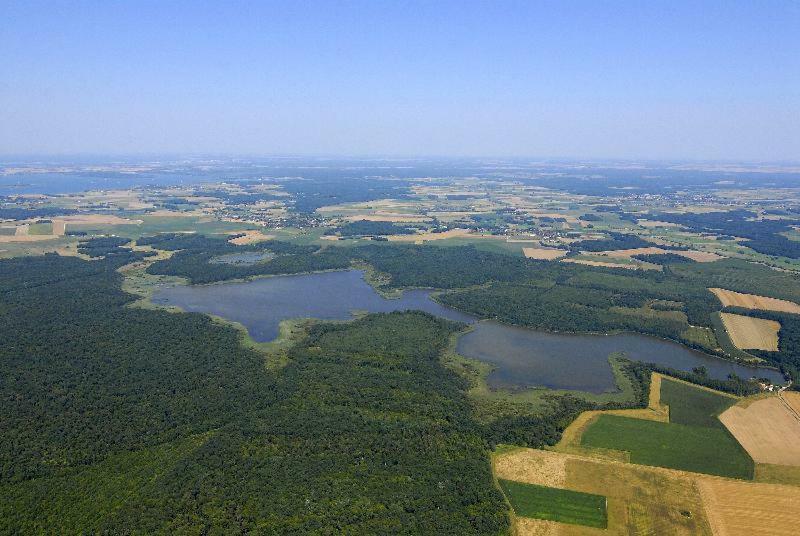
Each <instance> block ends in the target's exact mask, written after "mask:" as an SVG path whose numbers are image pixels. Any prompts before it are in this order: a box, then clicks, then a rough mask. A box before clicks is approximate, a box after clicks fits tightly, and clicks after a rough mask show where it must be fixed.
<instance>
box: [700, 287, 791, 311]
mask: <svg viewBox="0 0 800 536" xmlns="http://www.w3.org/2000/svg"><path fill="white" fill-rule="evenodd" d="M708 290H710V291H711V292H713V293H714V295H715V296H716V297H717V298H719V301H721V302H722V305H723V306H725V307H728V306H735V307H744V308H745V309H761V310H764V311H778V312H782V313H797V314H800V305H798V304H796V303H794V302H790V301H787V300H779V299H777V298H769V297H767V296H758V295H756V294H742V293H741V292H734V291H732V290H725V289H724V288H710V289H708Z"/></svg>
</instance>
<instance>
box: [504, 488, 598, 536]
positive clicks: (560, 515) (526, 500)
mask: <svg viewBox="0 0 800 536" xmlns="http://www.w3.org/2000/svg"><path fill="white" fill-rule="evenodd" d="M500 488H501V489H502V490H503V492H504V493H505V494H506V496H507V497H508V499H509V502H511V506H512V507H513V508H514V512H515V513H516V514H517V515H519V516H522V517H533V518H538V519H547V520H550V521H559V522H561V523H570V524H573V525H586V526H588V527H597V528H606V526H607V524H608V515H607V513H606V498H605V497H604V496H602V495H596V494H591V493H583V492H580V491H572V490H568V489H560V488H552V487H548V486H540V485H537V484H527V483H524V482H515V481H513V480H502V479H501V480H500Z"/></svg>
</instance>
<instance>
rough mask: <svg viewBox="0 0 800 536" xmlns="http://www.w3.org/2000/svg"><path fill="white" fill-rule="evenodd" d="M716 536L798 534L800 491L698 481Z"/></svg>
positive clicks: (738, 483)
mask: <svg viewBox="0 0 800 536" xmlns="http://www.w3.org/2000/svg"><path fill="white" fill-rule="evenodd" d="M697 485H698V488H699V489H700V494H701V496H702V499H703V503H704V504H705V507H706V512H707V515H708V520H709V522H710V523H711V526H712V528H713V529H714V534H715V535H717V536H758V535H764V536H793V535H795V534H797V520H798V512H799V511H800V488H798V487H794V486H783V485H778V484H754V483H749V482H737V481H732V480H722V479H713V478H700V479H698V482H697Z"/></svg>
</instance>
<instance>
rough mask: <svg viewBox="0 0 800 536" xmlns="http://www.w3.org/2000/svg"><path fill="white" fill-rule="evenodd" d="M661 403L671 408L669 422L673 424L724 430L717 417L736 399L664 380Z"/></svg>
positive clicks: (662, 382)
mask: <svg viewBox="0 0 800 536" xmlns="http://www.w3.org/2000/svg"><path fill="white" fill-rule="evenodd" d="M661 403H662V404H666V405H668V406H669V421H670V422H672V423H677V424H688V425H690V426H706V427H711V428H722V427H723V426H722V423H721V422H720V421H719V419H718V418H717V416H718V415H719V414H720V413H722V412H723V411H725V410H726V409H728V408H729V407H731V406H732V405H734V404H735V403H736V399H735V398H733V397H732V396H726V395H723V394H722V393H717V392H714V391H709V390H706V389H699V388H697V387H693V386H691V385H688V384H685V383H682V382H676V381H674V380H670V379H668V378H663V379H662V381H661Z"/></svg>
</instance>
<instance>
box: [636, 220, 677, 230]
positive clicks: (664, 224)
mask: <svg viewBox="0 0 800 536" xmlns="http://www.w3.org/2000/svg"><path fill="white" fill-rule="evenodd" d="M636 223H638V224H639V225H641V226H642V227H648V228H652V227H680V226H679V225H678V224H677V223H672V222H668V221H658V220H638V221H637V222H636Z"/></svg>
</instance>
